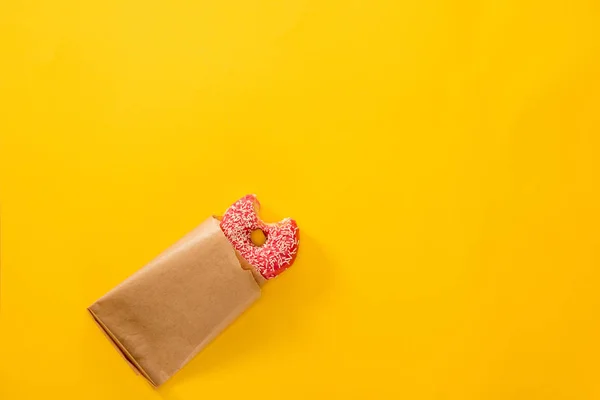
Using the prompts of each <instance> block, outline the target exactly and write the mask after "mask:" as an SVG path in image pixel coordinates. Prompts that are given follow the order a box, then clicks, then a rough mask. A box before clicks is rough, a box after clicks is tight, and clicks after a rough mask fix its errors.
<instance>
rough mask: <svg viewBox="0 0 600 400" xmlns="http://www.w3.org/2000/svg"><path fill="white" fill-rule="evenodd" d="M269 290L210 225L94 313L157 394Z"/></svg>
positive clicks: (93, 309)
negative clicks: (158, 390) (263, 289)
mask: <svg viewBox="0 0 600 400" xmlns="http://www.w3.org/2000/svg"><path fill="white" fill-rule="evenodd" d="M263 283H264V279H262V277H261V276H260V274H258V273H257V272H256V271H253V270H252V269H251V268H250V267H249V266H248V265H247V264H245V263H244V262H243V261H240V258H239V257H238V255H237V254H236V252H235V250H234V249H233V247H232V246H231V244H230V243H229V241H228V240H227V238H226V237H225V235H224V234H223V232H222V231H221V229H220V227H219V221H218V220H217V219H216V218H209V219H208V220H206V221H205V222H203V223H202V224H201V225H200V226H198V227H197V228H196V229H195V230H193V231H192V232H190V233H189V234H188V235H186V236H185V237H184V238H183V239H181V240H180V241H179V242H177V243H176V244H175V245H173V246H172V247H170V248H169V249H168V250H166V251H165V252H164V253H162V254H161V255H160V256H158V257H157V258H156V259H155V260H153V261H152V262H150V264H148V265H146V266H145V267H144V268H142V269H140V270H139V271H137V272H136V273H135V274H133V275H132V276H131V277H129V278H128V279H126V280H125V281H124V282H122V283H121V284H120V285H118V286H117V287H115V288H114V289H112V290H111V291H110V292H108V293H107V294H106V295H105V296H103V297H102V298H100V299H99V300H98V301H97V302H95V303H94V304H93V305H92V306H90V307H89V308H88V310H89V311H90V313H91V314H92V316H93V317H94V319H95V320H96V322H97V323H98V325H99V326H100V327H101V328H102V329H103V330H104V332H105V333H106V335H107V336H108V337H109V338H110V340H111V341H112V342H113V344H114V345H115V346H116V347H117V349H118V350H119V351H120V352H121V354H122V355H123V356H124V357H125V359H126V360H127V361H128V362H129V363H130V365H131V366H132V367H133V368H134V369H135V370H136V371H137V372H139V373H140V374H142V375H143V376H144V377H145V378H146V379H148V381H150V383H151V384H152V385H154V386H155V387H156V386H159V385H161V384H162V383H164V382H165V381H166V380H167V379H169V378H170V377H171V376H173V374H175V372H177V371H178V370H179V369H181V368H182V367H183V366H184V365H185V364H186V363H187V362H188V361H190V360H191V359H192V358H193V357H194V356H195V355H196V354H197V353H198V352H199V351H200V350H202V348H204V347H205V346H206V345H207V344H208V343H209V342H210V341H211V340H212V339H214V338H215V337H216V336H217V335H218V334H219V333H220V332H222V331H223V330H224V329H225V328H226V327H227V326H228V325H229V324H230V323H231V322H233V320H235V319H236V318H237V317H238V316H239V315H240V314H241V313H242V312H243V311H244V310H245V309H246V308H248V307H249V306H250V305H251V304H252V303H253V302H254V301H256V300H257V299H258V298H259V296H260V286H261V285H262V284H263Z"/></svg>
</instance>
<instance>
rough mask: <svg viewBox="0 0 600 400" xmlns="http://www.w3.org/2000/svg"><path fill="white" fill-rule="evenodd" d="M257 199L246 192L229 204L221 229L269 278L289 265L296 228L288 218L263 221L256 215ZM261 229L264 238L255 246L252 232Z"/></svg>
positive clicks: (294, 251)
mask: <svg viewBox="0 0 600 400" xmlns="http://www.w3.org/2000/svg"><path fill="white" fill-rule="evenodd" d="M259 208H260V203H259V202H258V200H257V198H256V195H254V194H249V195H246V196H244V197H242V198H241V199H239V200H238V201H236V202H235V203H233V205H231V206H230V207H229V208H228V209H227V211H225V214H224V215H223V217H222V218H221V230H222V231H223V233H224V234H225V236H226V237H227V239H228V240H229V242H230V243H231V245H232V246H233V248H234V249H235V250H237V252H238V253H239V255H240V256H241V257H242V258H243V259H244V260H246V261H247V262H248V263H249V264H250V265H251V266H252V267H253V268H254V269H255V270H257V271H258V272H259V273H260V274H261V275H262V277H263V278H265V279H271V278H274V277H276V276H277V275H279V274H280V273H282V272H283V271H285V270H286V269H287V268H289V267H290V266H291V265H292V264H293V263H294V260H295V259H296V254H297V253H298V243H299V237H298V234H299V231H298V225H297V224H296V221H294V220H293V219H291V218H285V219H282V220H281V221H279V222H275V223H266V222H264V221H262V220H261V219H260V218H259V217H258V210H259ZM259 229H260V230H262V231H263V233H264V235H265V237H266V241H265V243H264V244H263V245H261V246H257V245H255V244H254V243H253V242H252V239H251V235H252V232H254V231H256V230H259Z"/></svg>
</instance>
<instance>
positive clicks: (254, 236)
mask: <svg viewBox="0 0 600 400" xmlns="http://www.w3.org/2000/svg"><path fill="white" fill-rule="evenodd" d="M250 240H251V241H252V244H254V245H255V246H257V247H260V246H262V245H263V244H265V242H266V241H267V236H266V235H265V233H264V232H263V231H262V229H255V230H253V231H252V232H251V233H250Z"/></svg>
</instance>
